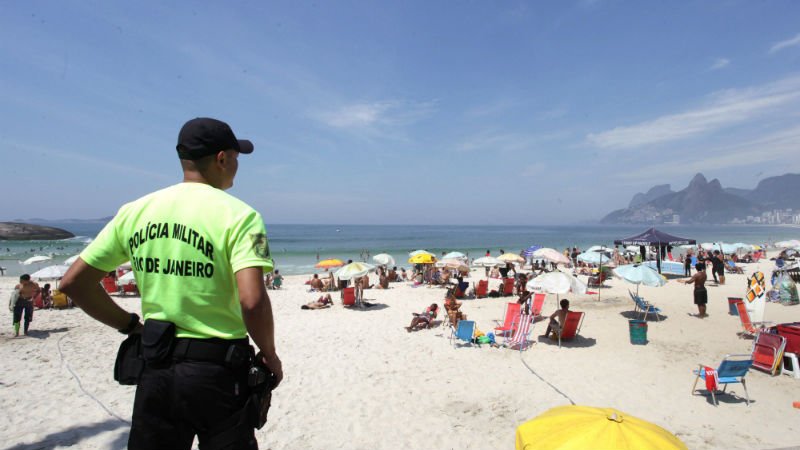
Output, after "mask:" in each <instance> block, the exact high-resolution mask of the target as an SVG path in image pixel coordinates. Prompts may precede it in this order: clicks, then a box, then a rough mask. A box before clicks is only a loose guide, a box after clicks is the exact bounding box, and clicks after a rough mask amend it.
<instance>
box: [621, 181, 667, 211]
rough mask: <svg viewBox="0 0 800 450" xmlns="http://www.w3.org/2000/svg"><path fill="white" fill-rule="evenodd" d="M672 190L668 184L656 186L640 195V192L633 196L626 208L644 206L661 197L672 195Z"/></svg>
mask: <svg viewBox="0 0 800 450" xmlns="http://www.w3.org/2000/svg"><path fill="white" fill-rule="evenodd" d="M672 193H673V192H672V189H671V188H670V185H668V184H659V185H658V186H653V187H652V188H650V190H649V191H647V192H646V193H644V194H642V193H641V192H640V193H638V194H636V195H634V196H633V198H632V199H631V202H630V203H629V204H628V208H635V207H637V206H639V205H644V204H645V203H647V202H649V201H651V200H655V199H657V198H658V197H661V196H662V195H667V194H672Z"/></svg>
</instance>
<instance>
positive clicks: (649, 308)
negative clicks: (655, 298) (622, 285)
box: [628, 291, 661, 321]
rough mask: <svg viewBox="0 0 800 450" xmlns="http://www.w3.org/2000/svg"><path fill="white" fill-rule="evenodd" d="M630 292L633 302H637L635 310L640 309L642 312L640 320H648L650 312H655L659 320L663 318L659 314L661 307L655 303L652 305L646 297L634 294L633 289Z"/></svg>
mask: <svg viewBox="0 0 800 450" xmlns="http://www.w3.org/2000/svg"><path fill="white" fill-rule="evenodd" d="M628 293H629V294H630V295H631V299H633V303H635V304H636V308H635V309H634V312H637V311H639V312H641V313H642V318H641V319H639V320H647V316H649V315H650V314H655V315H656V320H657V321H660V320H661V318H660V317H659V316H658V315H659V314H661V308H657V307H655V306H654V305H651V304H650V303H649V302H647V301H645V299H644V298H642V297H640V296H638V295H636V294H634V293H633V292H631V291H628Z"/></svg>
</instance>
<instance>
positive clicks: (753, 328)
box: [736, 302, 772, 337]
mask: <svg viewBox="0 0 800 450" xmlns="http://www.w3.org/2000/svg"><path fill="white" fill-rule="evenodd" d="M736 311H738V312H739V320H740V321H741V322H742V329H743V331H740V332H739V337H746V336H749V337H754V336H755V335H756V334H757V333H758V332H760V331H762V330H763V329H764V326H765V325H766V324H768V323H772V322H755V323H753V322H750V314H749V313H748V312H747V307H746V306H745V304H744V303H743V302H742V303H736Z"/></svg>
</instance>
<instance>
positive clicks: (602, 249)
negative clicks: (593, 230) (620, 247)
mask: <svg viewBox="0 0 800 450" xmlns="http://www.w3.org/2000/svg"><path fill="white" fill-rule="evenodd" d="M592 252H599V253H608V254H611V253H613V252H614V249H613V248H608V247H606V246H605V245H593V246H591V247H589V248H587V249H586V250H585V251H584V253H592Z"/></svg>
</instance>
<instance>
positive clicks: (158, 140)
mask: <svg viewBox="0 0 800 450" xmlns="http://www.w3.org/2000/svg"><path fill="white" fill-rule="evenodd" d="M798 17H800V3H798V2H792V1H784V2H781V1H773V2H751V1H717V2H711V1H698V2H633V1H631V2H623V1H604V0H597V1H574V2H570V1H563V2H562V1H559V2H529V3H528V2H512V1H504V2H483V1H474V2H467V1H459V2H383V3H379V2H346V1H337V2H316V3H307V2H280V3H272V2H270V3H267V2H254V1H247V2H245V1H232V2H224V3H223V2H205V1H203V2H200V1H198V2H99V1H98V2H91V1H81V2H71V1H59V2H45V1H37V2H2V3H0V60H2V61H3V63H2V70H0V85H1V86H2V88H0V116H1V117H2V122H1V123H2V125H0V167H2V168H3V170H2V173H3V175H2V176H1V177H0V189H2V192H3V195H2V196H0V220H11V219H15V218H30V217H43V218H50V219H58V218H94V217H102V216H108V215H113V214H114V212H115V211H116V209H117V208H118V207H119V205H120V204H122V203H124V202H126V201H130V200H132V199H134V198H137V197H138V196H141V195H143V194H145V193H147V192H150V191H152V190H155V189H158V188H160V187H164V186H168V185H170V184H172V183H174V182H177V181H178V180H179V179H180V168H179V165H178V162H177V158H176V155H175V150H174V146H175V141H176V138H177V133H178V130H179V128H180V126H181V125H182V124H183V122H185V121H186V120H187V119H190V118H193V117H197V116H210V117H216V118H219V119H222V120H225V121H227V122H228V123H229V124H230V125H231V126H232V127H233V129H234V131H235V132H236V133H237V135H238V136H239V137H241V138H249V139H251V140H252V141H253V142H254V143H255V146H256V151H255V153H253V154H252V155H248V156H243V157H242V159H241V160H240V163H241V165H240V171H239V175H238V177H237V180H236V185H235V187H234V188H233V189H232V190H231V191H230V192H231V193H232V194H233V195H236V196H237V197H240V198H242V199H243V200H245V201H247V202H248V203H250V204H251V205H252V206H254V207H255V208H256V209H258V210H259V211H260V212H262V214H263V216H264V218H265V220H266V221H267V223H365V224H381V223H390V224H403V223H413V224H418V223H430V224H450V223H469V224H552V223H565V222H575V221H582V220H592V219H598V218H600V217H602V216H603V215H604V214H605V213H607V212H609V211H611V210H612V209H616V208H619V207H624V206H626V205H627V203H628V201H629V200H630V198H631V196H632V195H633V194H634V193H636V192H639V191H644V190H646V189H647V188H649V187H651V186H652V185H654V184H661V183H670V184H672V186H673V189H682V188H683V187H685V186H686V184H687V183H688V181H689V180H690V179H691V178H692V176H693V175H694V174H695V173H697V172H703V173H704V174H705V175H706V176H707V177H708V178H709V179H712V178H719V179H720V181H721V182H722V184H723V186H732V187H740V188H753V187H755V185H756V184H757V183H758V181H759V180H760V179H762V178H764V177H767V176H772V175H780V174H783V173H786V172H798V171H800V158H798V155H800V151H798V150H799V147H800V121H798V116H800V21H798V20H797V19H798Z"/></svg>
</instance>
